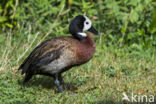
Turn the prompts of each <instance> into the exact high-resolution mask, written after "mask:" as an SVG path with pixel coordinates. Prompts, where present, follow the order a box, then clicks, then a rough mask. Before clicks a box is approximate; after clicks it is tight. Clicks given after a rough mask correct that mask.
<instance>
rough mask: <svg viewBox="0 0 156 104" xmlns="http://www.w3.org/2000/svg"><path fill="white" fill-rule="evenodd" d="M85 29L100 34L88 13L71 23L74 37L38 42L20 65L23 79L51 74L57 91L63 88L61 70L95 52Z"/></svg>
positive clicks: (87, 59)
mask: <svg viewBox="0 0 156 104" xmlns="http://www.w3.org/2000/svg"><path fill="white" fill-rule="evenodd" d="M85 31H89V32H91V33H94V34H97V35H98V34H99V32H98V31H96V30H95V29H94V27H93V26H92V22H91V21H90V19H89V18H88V17H86V16H82V15H78V16H76V17H75V18H74V19H73V20H72V21H71V23H70V25H69V32H70V33H71V34H72V36H71V37H69V36H64V37H56V38H52V39H49V40H46V41H44V42H42V43H41V44H40V45H38V46H37V47H36V48H35V49H34V50H33V51H32V52H31V53H30V55H29V56H28V57H27V58H26V59H25V60H24V62H23V63H22V64H21V65H20V67H19V69H18V70H20V69H22V75H23V74H25V78H24V83H25V82H27V81H29V80H30V78H31V77H32V76H33V75H36V74H41V75H48V76H52V77H53V78H54V80H55V84H56V86H57V87H58V91H59V92H62V91H63V87H62V76H61V73H62V72H64V71H67V70H69V69H70V68H71V67H73V66H78V65H81V64H84V63H86V62H88V61H89V60H90V59H91V58H92V57H93V55H94V52H95V43H94V41H93V40H92V39H91V37H90V36H89V34H90V33H89V32H87V33H85Z"/></svg>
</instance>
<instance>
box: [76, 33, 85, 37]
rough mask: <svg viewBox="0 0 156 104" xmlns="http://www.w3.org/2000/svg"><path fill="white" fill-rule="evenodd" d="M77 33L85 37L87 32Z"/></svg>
mask: <svg viewBox="0 0 156 104" xmlns="http://www.w3.org/2000/svg"><path fill="white" fill-rule="evenodd" d="M77 34H79V35H81V36H82V37H86V36H87V34H86V33H81V32H78V33H77Z"/></svg>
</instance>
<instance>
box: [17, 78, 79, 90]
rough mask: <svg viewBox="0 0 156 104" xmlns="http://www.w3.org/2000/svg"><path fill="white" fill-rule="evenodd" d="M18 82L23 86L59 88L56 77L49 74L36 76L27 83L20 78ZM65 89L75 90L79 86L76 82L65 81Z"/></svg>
mask: <svg viewBox="0 0 156 104" xmlns="http://www.w3.org/2000/svg"><path fill="white" fill-rule="evenodd" d="M18 84H19V85H21V86H23V87H28V88H29V87H33V86H35V87H40V86H41V87H43V88H46V89H54V90H57V88H56V85H55V83H54V79H53V78H52V77H48V76H40V77H37V76H34V77H33V78H32V79H30V81H28V82H27V83H23V80H18ZM63 87H64V90H69V91H75V90H77V87H76V85H75V84H74V83H63Z"/></svg>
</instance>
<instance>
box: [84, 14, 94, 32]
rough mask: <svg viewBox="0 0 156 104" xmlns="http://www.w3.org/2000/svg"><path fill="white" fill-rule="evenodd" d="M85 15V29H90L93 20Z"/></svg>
mask: <svg viewBox="0 0 156 104" xmlns="http://www.w3.org/2000/svg"><path fill="white" fill-rule="evenodd" d="M84 17H85V19H86V20H85V21H84V27H83V31H87V30H89V29H90V28H91V26H92V22H91V20H90V19H89V18H88V17H86V16H84Z"/></svg>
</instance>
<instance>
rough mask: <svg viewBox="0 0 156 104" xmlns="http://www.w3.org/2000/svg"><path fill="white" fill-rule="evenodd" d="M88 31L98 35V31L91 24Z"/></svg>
mask: <svg viewBox="0 0 156 104" xmlns="http://www.w3.org/2000/svg"><path fill="white" fill-rule="evenodd" d="M88 31H89V32H91V33H93V34H96V35H100V32H98V31H97V30H96V29H95V28H94V27H93V26H92V27H91V28H90V29H89V30H88Z"/></svg>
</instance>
